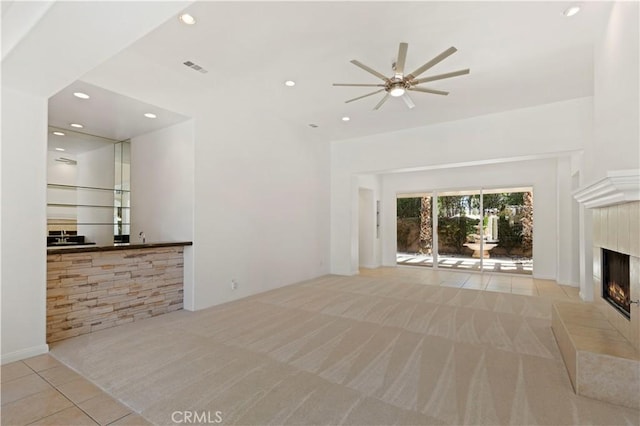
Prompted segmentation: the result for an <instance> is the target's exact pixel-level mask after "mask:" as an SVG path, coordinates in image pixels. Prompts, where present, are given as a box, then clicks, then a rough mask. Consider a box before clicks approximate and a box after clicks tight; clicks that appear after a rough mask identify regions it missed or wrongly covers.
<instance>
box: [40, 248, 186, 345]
mask: <svg viewBox="0 0 640 426" xmlns="http://www.w3.org/2000/svg"><path fill="white" fill-rule="evenodd" d="M183 252H184V247H182V246H173V247H148V248H144V247H143V248H132V249H120V250H110V251H86V252H79V253H78V252H73V253H56V254H49V255H47V343H52V342H56V341H59V340H63V339H67V338H69V337H74V336H79V335H81V334H86V333H91V332H94V331H98V330H102V329H105V328H109V327H114V326H117V325H120V324H124V323H128V322H133V321H136V320H139V319H143V318H148V317H152V316H156V315H161V314H164V313H167V312H172V311H176V310H179V309H182V306H183V269H184V260H183Z"/></svg>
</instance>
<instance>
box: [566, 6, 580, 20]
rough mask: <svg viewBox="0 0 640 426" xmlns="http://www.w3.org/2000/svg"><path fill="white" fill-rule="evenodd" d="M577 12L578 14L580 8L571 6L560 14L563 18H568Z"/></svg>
mask: <svg viewBox="0 0 640 426" xmlns="http://www.w3.org/2000/svg"><path fill="white" fill-rule="evenodd" d="M578 12H580V6H571V7H568V8H566V9H565V10H564V12H562V13H563V14H564V16H567V17H568V16H573V15H575V14H576V13H578Z"/></svg>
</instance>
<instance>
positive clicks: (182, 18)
mask: <svg viewBox="0 0 640 426" xmlns="http://www.w3.org/2000/svg"><path fill="white" fill-rule="evenodd" d="M178 19H180V21H181V22H182V23H183V24H187V25H193V24H195V23H196V18H194V17H193V16H191V15H189V14H188V13H183V14H182V15H180V16H179V17H178Z"/></svg>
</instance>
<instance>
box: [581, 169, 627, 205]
mask: <svg viewBox="0 0 640 426" xmlns="http://www.w3.org/2000/svg"><path fill="white" fill-rule="evenodd" d="M573 197H574V198H575V199H576V200H577V201H578V202H579V203H581V204H584V206H585V207H586V208H588V209H595V208H599V207H607V206H612V205H615V204H622V203H630V202H632V201H638V200H640V169H632V170H616V171H611V172H608V173H607V176H606V177H605V178H604V179H601V180H599V181H597V182H595V183H593V184H591V185H588V186H585V187H583V188H580V189H578V190H576V191H574V192H573Z"/></svg>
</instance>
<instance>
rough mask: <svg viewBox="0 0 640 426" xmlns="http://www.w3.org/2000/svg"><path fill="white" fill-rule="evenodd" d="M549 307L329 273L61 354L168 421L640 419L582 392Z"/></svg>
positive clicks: (102, 335) (138, 407)
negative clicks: (574, 383) (188, 416)
mask: <svg viewBox="0 0 640 426" xmlns="http://www.w3.org/2000/svg"><path fill="white" fill-rule="evenodd" d="M550 305H551V300H550V299H545V298H541V297H531V296H520V295H514V294H503V293H492V292H487V291H477V290H468V289H458V288H447V287H440V286H432V285H426V284H424V283H415V282H404V281H403V280H402V279H398V278H380V277H362V276H361V277H336V276H327V277H323V278H319V279H316V280H312V281H309V282H305V283H301V284H298V285H293V286H288V287H284V288H281V289H278V290H274V291H271V292H267V293H263V294H260V295H257V296H253V297H250V298H247V299H243V300H240V301H237V302H233V303H229V304H225V305H222V306H218V307H214V308H210V309H206V310H203V311H199V312H186V311H179V312H174V313H171V314H168V315H164V316H160V317H156V318H152V319H148V320H144V321H140V322H137V323H133V324H126V325H123V326H121V327H117V328H113V329H108V330H103V331H100V332H98V333H94V334H91V335H85V336H81V337H77V338H74V339H70V340H67V341H63V342H59V343H57V344H55V345H54V346H53V349H52V353H53V355H54V356H55V357H57V358H58V359H59V360H61V361H62V362H64V363H66V364H67V365H69V366H71V367H72V368H74V369H76V370H77V371H79V372H81V373H82V374H83V375H84V376H85V377H87V378H89V379H90V380H92V381H94V382H95V383H96V384H98V385H99V386H101V387H102V388H103V389H105V390H106V391H107V392H109V393H110V394H112V395H113V396H115V397H116V398H118V399H120V400H121V401H122V402H123V403H125V404H126V405H128V406H130V407H131V408H132V409H133V410H135V411H137V412H139V413H141V414H142V415H143V416H144V417H145V418H147V419H148V420H149V421H151V422H153V423H155V424H158V425H163V424H172V413H173V412H175V411H188V410H193V411H196V412H210V413H211V418H214V420H215V417H214V416H215V412H216V411H220V412H221V417H222V420H223V424H247V425H280V424H305V425H306V424H327V425H338V424H348V425H391V424H416V425H418V424H420V425H427V424H455V425H458V424H491V425H534V424H545V425H568V424H576V425H577V424H580V425H582V424H603V425H613V424H625V425H634V424H639V423H640V417H639V412H638V411H635V410H631V409H626V408H622V407H617V406H613V405H609V404H606V403H603V402H599V401H595V400H591V399H587V398H584V397H579V396H576V395H575V394H574V392H573V390H572V388H571V384H570V382H569V378H568V376H567V373H566V370H565V367H564V365H563V362H562V359H561V356H560V353H559V351H558V348H557V346H556V343H555V340H554V337H553V333H552V331H551V328H550ZM175 419H178V420H181V418H176V417H175V416H174V420H175Z"/></svg>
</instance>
